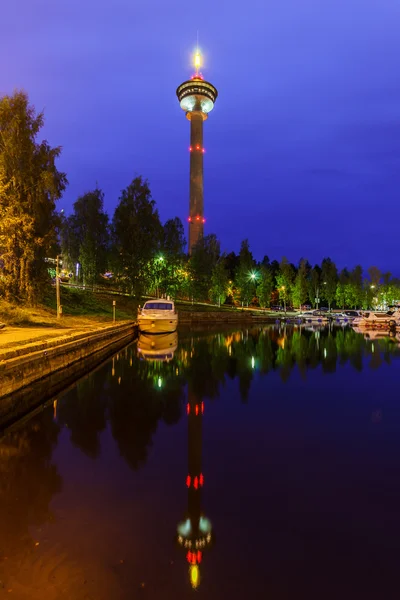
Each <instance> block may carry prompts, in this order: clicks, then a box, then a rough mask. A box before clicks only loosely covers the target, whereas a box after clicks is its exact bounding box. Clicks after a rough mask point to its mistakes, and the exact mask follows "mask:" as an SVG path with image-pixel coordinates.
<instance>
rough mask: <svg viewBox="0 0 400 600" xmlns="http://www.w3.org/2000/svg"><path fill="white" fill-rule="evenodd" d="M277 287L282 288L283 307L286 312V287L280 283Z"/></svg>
mask: <svg viewBox="0 0 400 600" xmlns="http://www.w3.org/2000/svg"><path fill="white" fill-rule="evenodd" d="M279 289H280V290H282V292H283V305H284V307H285V313H286V294H285V289H286V288H285V286H284V285H282V286H281V287H280V288H279Z"/></svg>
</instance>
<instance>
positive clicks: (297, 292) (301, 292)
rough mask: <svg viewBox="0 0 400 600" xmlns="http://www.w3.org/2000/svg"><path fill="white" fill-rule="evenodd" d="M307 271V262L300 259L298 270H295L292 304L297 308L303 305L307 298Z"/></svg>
mask: <svg viewBox="0 0 400 600" xmlns="http://www.w3.org/2000/svg"><path fill="white" fill-rule="evenodd" d="M307 271H308V261H307V260H305V259H304V258H302V259H301V260H300V264H299V268H298V270H297V275H296V279H295V281H294V286H293V303H294V305H295V306H296V305H297V306H298V307H299V308H300V307H301V305H302V304H304V303H305V301H306V300H307V296H308V289H307V288H308V286H307Z"/></svg>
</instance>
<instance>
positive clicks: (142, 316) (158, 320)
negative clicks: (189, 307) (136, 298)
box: [138, 299, 178, 333]
mask: <svg viewBox="0 0 400 600" xmlns="http://www.w3.org/2000/svg"><path fill="white" fill-rule="evenodd" d="M138 326H139V331H140V332H142V333H172V332H173V331H176V328H177V327H178V314H177V312H176V310H175V305H174V303H173V302H172V300H163V299H161V300H148V301H147V302H146V303H145V304H144V306H143V308H140V307H139V311H138Z"/></svg>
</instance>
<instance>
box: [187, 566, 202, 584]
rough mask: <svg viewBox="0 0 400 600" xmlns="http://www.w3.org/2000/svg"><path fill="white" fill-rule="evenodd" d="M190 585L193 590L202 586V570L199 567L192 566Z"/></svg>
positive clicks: (190, 568)
mask: <svg viewBox="0 0 400 600" xmlns="http://www.w3.org/2000/svg"><path fill="white" fill-rule="evenodd" d="M189 575H190V583H191V586H192V588H193V589H194V590H195V589H196V588H198V587H199V585H200V570H199V567H198V566H197V565H191V566H190V567H189Z"/></svg>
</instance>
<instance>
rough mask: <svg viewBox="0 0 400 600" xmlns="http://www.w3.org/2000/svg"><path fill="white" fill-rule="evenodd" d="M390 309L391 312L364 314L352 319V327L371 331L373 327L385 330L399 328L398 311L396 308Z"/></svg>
mask: <svg viewBox="0 0 400 600" xmlns="http://www.w3.org/2000/svg"><path fill="white" fill-rule="evenodd" d="M392 308H393V310H389V311H388V312H374V311H367V312H364V313H362V316H360V317H357V318H356V319H354V321H353V325H355V326H356V327H362V328H366V329H368V328H371V329H373V328H374V327H383V328H385V329H387V328H390V327H398V326H400V310H399V307H398V306H394V307H392Z"/></svg>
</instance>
